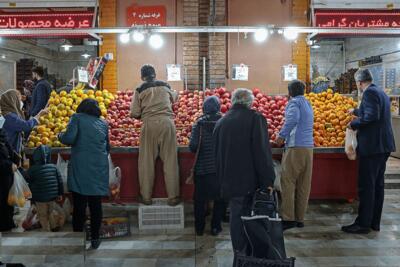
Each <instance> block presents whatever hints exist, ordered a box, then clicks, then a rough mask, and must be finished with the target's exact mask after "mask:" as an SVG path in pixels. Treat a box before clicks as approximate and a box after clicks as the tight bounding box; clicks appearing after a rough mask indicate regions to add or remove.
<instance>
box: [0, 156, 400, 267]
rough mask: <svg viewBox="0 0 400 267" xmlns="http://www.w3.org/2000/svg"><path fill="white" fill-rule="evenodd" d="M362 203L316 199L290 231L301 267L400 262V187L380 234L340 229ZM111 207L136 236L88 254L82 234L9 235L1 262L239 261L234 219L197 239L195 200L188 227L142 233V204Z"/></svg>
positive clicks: (204, 264)
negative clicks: (216, 233) (234, 247)
mask: <svg viewBox="0 0 400 267" xmlns="http://www.w3.org/2000/svg"><path fill="white" fill-rule="evenodd" d="M389 164H390V167H389V166H388V170H391V171H393V173H400V168H398V166H399V165H398V164H399V162H398V161H394V160H391V161H390V163H389ZM396 169H398V171H397V170H396ZM356 207H357V203H353V204H348V203H345V202H340V201H312V202H311V203H310V207H309V211H308V214H307V217H306V221H305V224H306V227H305V228H303V229H294V230H290V231H287V232H286V233H285V243H286V250H287V254H288V255H289V256H294V257H296V258H297V260H296V267H314V266H322V267H334V266H364V267H367V266H368V267H373V266H374V267H377V266H382V267H383V266H385V267H386V266H391V267H400V231H399V230H400V190H399V189H387V190H386V196H385V207H384V214H383V218H382V227H381V232H379V233H376V232H373V233H370V234H368V235H349V234H344V233H342V232H341V231H340V226H341V225H343V224H347V223H350V222H352V220H353V219H354V217H355V212H356ZM105 210H106V213H121V211H123V212H125V211H126V210H128V211H129V214H131V221H132V222H136V223H134V224H133V225H132V227H131V232H132V235H131V236H130V237H124V238H119V239H113V240H105V241H104V242H103V243H102V244H101V246H100V248H99V249H98V250H96V251H86V250H85V249H84V243H83V236H82V235H80V234H76V233H70V232H69V233H68V232H66V233H57V234H54V233H41V232H29V233H8V234H3V236H2V239H1V246H0V255H2V261H4V262H22V263H24V264H25V265H26V266H29V267H31V266H35V267H39V266H46V267H50V266H51V267H53V266H54V267H56V266H57V267H78V266H79V267H80V266H89V267H95V266H96V267H103V266H104V267H106V266H107V267H114V266H115V267H135V266H138V267H158V266H160V267H161V266H162V267H173V266H184V267H186V266H188V267H191V266H201V267H208V266H210V267H217V266H218V267H227V266H232V252H231V243H230V237H229V231H228V227H229V226H228V224H224V231H223V232H222V233H221V235H220V236H218V237H212V236H210V235H208V234H207V235H205V236H203V237H196V236H195V235H194V234H193V231H194V230H193V216H192V208H191V207H190V205H187V206H185V210H186V221H185V229H183V230H162V231H155V230H146V231H139V230H138V227H137V211H136V209H135V207H129V208H126V207H125V208H115V207H110V206H107V207H106V208H105ZM66 229H67V230H68V229H69V227H67V228H66Z"/></svg>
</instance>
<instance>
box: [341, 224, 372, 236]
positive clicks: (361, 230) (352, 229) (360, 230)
mask: <svg viewBox="0 0 400 267" xmlns="http://www.w3.org/2000/svg"><path fill="white" fill-rule="evenodd" d="M342 231H343V232H345V233H349V234H368V233H369V232H370V230H369V228H366V227H361V226H359V225H358V224H355V223H353V224H350V225H346V226H342Z"/></svg>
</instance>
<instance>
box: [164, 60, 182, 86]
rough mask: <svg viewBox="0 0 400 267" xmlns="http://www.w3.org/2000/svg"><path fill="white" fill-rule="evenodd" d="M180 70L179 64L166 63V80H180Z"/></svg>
mask: <svg viewBox="0 0 400 267" xmlns="http://www.w3.org/2000/svg"><path fill="white" fill-rule="evenodd" d="M181 70H182V67H181V65H176V64H167V80H168V81H170V82H176V81H182V71H181Z"/></svg>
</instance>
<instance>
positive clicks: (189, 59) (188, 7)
mask: <svg viewBox="0 0 400 267" xmlns="http://www.w3.org/2000/svg"><path fill="white" fill-rule="evenodd" d="M183 25H184V26H198V25H199V0H184V1H183ZM182 41H183V65H184V66H185V67H186V68H187V78H188V88H189V89H198V88H200V87H199V86H200V84H201V80H200V79H199V77H200V65H199V34H198V33H185V34H184V35H183V38H182Z"/></svg>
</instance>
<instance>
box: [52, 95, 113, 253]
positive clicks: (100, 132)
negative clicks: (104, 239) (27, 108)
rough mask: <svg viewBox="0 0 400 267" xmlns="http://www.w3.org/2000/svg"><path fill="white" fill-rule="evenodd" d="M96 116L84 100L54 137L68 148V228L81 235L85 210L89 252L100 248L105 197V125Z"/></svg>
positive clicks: (89, 102) (94, 107)
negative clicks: (62, 131) (89, 235)
mask: <svg viewBox="0 0 400 267" xmlns="http://www.w3.org/2000/svg"><path fill="white" fill-rule="evenodd" d="M100 116H101V111H100V108H99V104H98V103H97V101H96V100H94V99H85V100H83V101H82V103H81V104H80V105H79V106H78V108H77V110H76V113H75V114H74V115H72V117H71V119H70V121H69V124H68V127H67V130H66V132H64V133H60V134H59V136H58V138H59V140H60V142H61V143H63V144H65V145H70V146H71V160H70V166H68V189H69V191H71V192H72V198H73V205H74V211H73V215H72V227H73V230H74V232H83V227H84V224H85V221H86V208H87V206H89V210H90V230H91V238H92V241H91V243H92V248H93V249H97V248H98V247H99V246H100V226H101V220H102V216H103V212H102V206H101V198H102V197H103V196H108V193H109V188H108V175H109V172H108V169H109V166H108V154H109V152H110V145H109V141H108V125H107V123H106V122H105V121H104V120H102V119H101V118H100Z"/></svg>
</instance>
